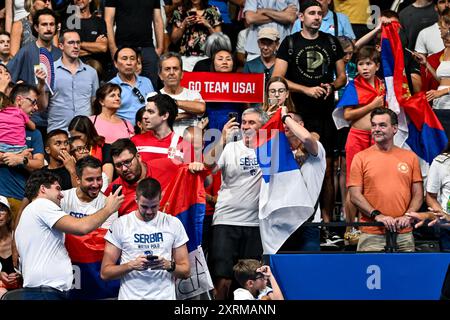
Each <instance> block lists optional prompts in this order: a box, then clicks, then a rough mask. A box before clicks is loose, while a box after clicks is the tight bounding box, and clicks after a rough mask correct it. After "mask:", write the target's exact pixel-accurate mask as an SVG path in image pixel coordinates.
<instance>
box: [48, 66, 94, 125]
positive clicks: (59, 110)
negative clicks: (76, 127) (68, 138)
mask: <svg viewBox="0 0 450 320" xmlns="http://www.w3.org/2000/svg"><path fill="white" fill-rule="evenodd" d="M79 64H80V65H79V66H78V70H77V72H76V73H75V74H72V73H71V72H70V70H69V69H67V68H66V66H64V64H63V63H62V60H61V59H59V60H57V61H55V90H54V95H53V96H51V97H50V101H49V105H48V128H47V132H50V131H52V130H54V129H62V130H65V131H67V129H68V127H69V123H70V121H71V120H72V119H73V117H75V116H78V115H83V116H90V115H91V114H92V112H91V102H92V98H93V97H95V92H96V91H97V89H98V76H97V72H96V71H95V69H94V68H92V67H91V66H88V65H87V64H84V63H83V62H81V60H79Z"/></svg>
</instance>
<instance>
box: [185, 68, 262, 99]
mask: <svg viewBox="0 0 450 320" xmlns="http://www.w3.org/2000/svg"><path fill="white" fill-rule="evenodd" d="M181 85H182V86H183V87H185V88H188V89H191V90H195V91H198V92H200V94H201V95H202V98H203V100H205V101H207V102H245V103H262V102H263V101H264V74H263V73H222V72H185V73H184V74H183V79H182V80H181Z"/></svg>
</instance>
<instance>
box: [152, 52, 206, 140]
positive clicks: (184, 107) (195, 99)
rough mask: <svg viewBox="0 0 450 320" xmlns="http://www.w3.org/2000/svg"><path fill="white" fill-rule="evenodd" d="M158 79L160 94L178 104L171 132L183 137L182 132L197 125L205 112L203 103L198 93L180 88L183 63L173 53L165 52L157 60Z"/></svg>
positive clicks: (177, 55)
mask: <svg viewBox="0 0 450 320" xmlns="http://www.w3.org/2000/svg"><path fill="white" fill-rule="evenodd" d="M159 78H160V79H161V81H162V83H163V84H164V87H163V88H162V89H161V90H160V92H161V93H163V94H167V95H169V96H170V97H171V98H172V99H174V100H175V101H176V102H177V104H178V115H177V118H176V119H175V123H174V125H173V130H174V131H175V133H176V134H177V135H179V136H183V133H184V130H185V129H186V128H187V127H189V126H195V125H197V118H198V116H201V115H202V114H203V113H204V112H205V110H206V107H205V102H204V101H203V99H202V96H201V95H200V92H197V91H194V90H190V89H188V88H184V87H182V86H181V84H180V83H181V79H182V78H183V61H182V60H181V56H180V55H179V54H178V53H175V52H167V53H165V54H163V55H161V57H160V58H159Z"/></svg>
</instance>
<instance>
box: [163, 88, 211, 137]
mask: <svg viewBox="0 0 450 320" xmlns="http://www.w3.org/2000/svg"><path fill="white" fill-rule="evenodd" d="M160 92H161V93H163V94H167V95H169V96H170V97H171V98H173V99H174V100H176V101H178V100H181V101H199V102H203V98H202V95H201V94H200V92H198V91H194V90H190V89H187V88H183V91H181V93H179V94H169V93H167V92H166V91H164V88H162V89H161V90H160ZM178 113H186V111H185V110H183V109H180V108H179V109H178ZM197 122H198V121H197V117H193V118H191V119H183V120H180V121H175V123H174V124H173V131H175V133H176V134H178V135H179V136H181V137H182V136H183V133H184V130H185V129H186V128H187V127H189V126H196V125H197Z"/></svg>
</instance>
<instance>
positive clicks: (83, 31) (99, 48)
mask: <svg viewBox="0 0 450 320" xmlns="http://www.w3.org/2000/svg"><path fill="white" fill-rule="evenodd" d="M72 2H73V4H74V5H76V6H78V8H79V9H80V15H79V16H77V15H75V16H74V18H75V19H79V21H80V23H79V24H77V23H76V22H77V21H76V20H75V19H73V18H71V17H69V18H68V19H67V20H63V22H64V23H65V25H64V26H63V27H62V29H63V30H64V29H70V30H73V29H76V30H77V31H78V33H79V35H80V40H81V50H80V59H81V60H82V61H83V62H84V63H86V64H88V65H90V66H91V67H93V68H94V69H95V70H96V71H97V74H98V75H99V78H101V79H103V80H106V79H104V71H103V66H104V65H106V63H107V60H108V59H107V58H108V57H107V55H106V52H107V51H108V38H107V37H106V23H105V21H104V20H103V19H101V18H99V17H97V16H95V15H92V13H91V9H90V4H91V0H73V1H72ZM109 60H110V59H109ZM108 80H109V79H108Z"/></svg>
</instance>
